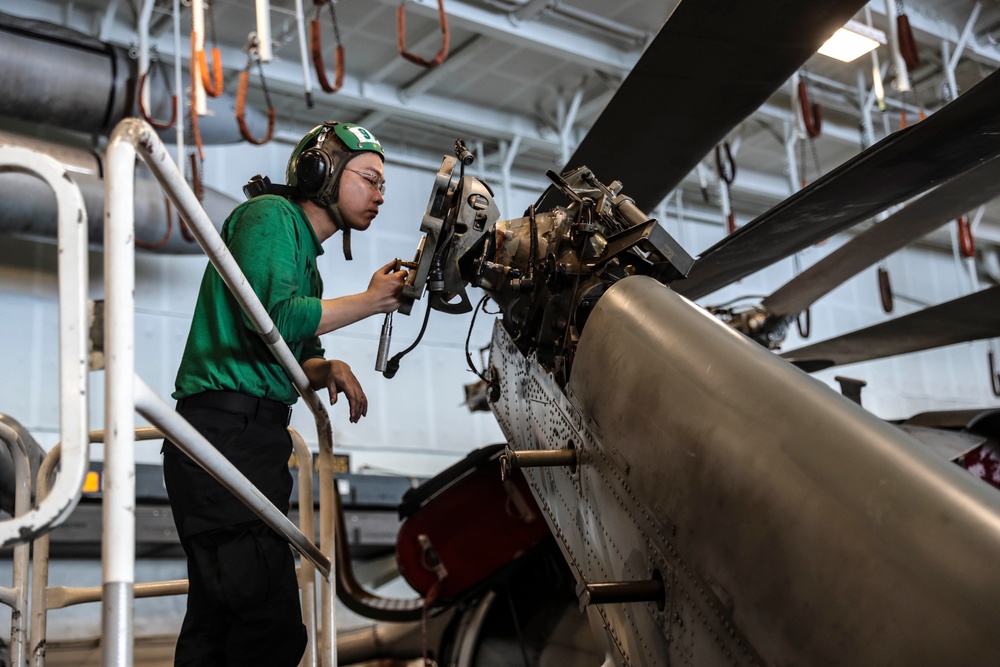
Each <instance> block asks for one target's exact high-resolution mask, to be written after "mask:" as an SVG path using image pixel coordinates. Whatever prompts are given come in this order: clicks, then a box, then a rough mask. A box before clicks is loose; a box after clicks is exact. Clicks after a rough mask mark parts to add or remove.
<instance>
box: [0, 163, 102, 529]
mask: <svg viewBox="0 0 1000 667" xmlns="http://www.w3.org/2000/svg"><path fill="white" fill-rule="evenodd" d="M6 172H15V173H22V174H28V175H31V176H37V177H38V178H40V179H42V180H43V181H45V182H46V183H47V184H48V185H49V187H51V188H52V190H53V192H54V193H55V197H56V205H57V209H58V216H59V432H60V434H61V435H62V441H63V442H64V443H65V451H66V456H65V459H64V461H63V465H62V468H61V473H60V475H59V477H58V479H57V480H56V485H55V487H54V488H53V490H52V494H51V495H49V497H48V498H47V499H46V501H45V502H44V503H40V504H39V505H38V507H36V508H35V509H33V510H31V511H29V512H26V513H25V514H23V515H21V516H18V517H14V518H13V519H9V520H7V521H3V522H0V547H6V546H10V545H12V544H15V543H18V542H30V541H31V540H33V539H35V538H36V537H37V536H39V535H42V534H44V533H45V532H46V531H48V530H50V529H51V528H52V527H53V526H56V525H58V524H60V523H62V522H63V521H64V520H65V519H66V517H68V516H69V515H70V513H71V512H72V511H73V509H74V508H75V507H76V504H77V502H78V501H79V500H80V494H81V489H82V488H83V479H84V476H85V475H86V474H87V466H88V464H89V462H90V461H89V459H90V456H89V452H88V449H87V444H86V443H87V370H88V369H87V286H88V266H87V252H88V250H87V242H88V239H87V230H88V225H87V209H86V207H85V205H84V201H83V195H81V194H80V188H79V187H77V185H76V183H75V182H74V181H73V178H72V176H71V175H70V174H69V173H68V172H67V171H66V170H65V169H64V168H63V166H62V165H61V164H59V163H58V162H57V161H56V160H54V159H53V158H51V157H49V156H47V155H43V154H41V153H36V152H35V151H32V150H28V149H26V148H21V147H17V146H2V147H0V173H6ZM29 477H30V476H29Z"/></svg>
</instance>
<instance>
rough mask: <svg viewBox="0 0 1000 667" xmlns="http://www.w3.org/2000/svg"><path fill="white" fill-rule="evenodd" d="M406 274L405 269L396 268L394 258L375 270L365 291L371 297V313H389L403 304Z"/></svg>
mask: <svg viewBox="0 0 1000 667" xmlns="http://www.w3.org/2000/svg"><path fill="white" fill-rule="evenodd" d="M406 276H407V272H406V269H400V270H398V271H397V270H396V260H393V261H391V262H389V263H388V264H386V265H385V266H383V267H382V268H381V269H379V270H378V271H376V272H375V274H374V275H373V276H372V279H371V282H369V283H368V289H367V291H366V294H367V295H368V297H369V298H370V299H371V303H372V313H391V312H393V311H395V310H398V309H399V307H400V306H401V305H403V285H404V284H405V282H406Z"/></svg>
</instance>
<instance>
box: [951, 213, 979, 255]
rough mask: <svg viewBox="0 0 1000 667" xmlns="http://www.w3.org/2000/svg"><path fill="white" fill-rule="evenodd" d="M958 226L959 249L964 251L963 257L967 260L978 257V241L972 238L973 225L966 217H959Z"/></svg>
mask: <svg viewBox="0 0 1000 667" xmlns="http://www.w3.org/2000/svg"><path fill="white" fill-rule="evenodd" d="M955 224H956V225H957V226H958V248H959V250H961V251H962V257H965V258H966V259H968V258H971V257H975V256H976V239H975V237H973V236H972V225H971V224H969V219H968V218H967V217H965V216H964V215H960V216H958V220H956V221H955Z"/></svg>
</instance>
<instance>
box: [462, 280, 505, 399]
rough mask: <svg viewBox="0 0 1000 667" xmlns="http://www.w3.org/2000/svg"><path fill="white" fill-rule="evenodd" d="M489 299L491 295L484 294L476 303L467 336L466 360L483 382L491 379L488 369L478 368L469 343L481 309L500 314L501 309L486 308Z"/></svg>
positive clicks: (470, 368) (487, 312) (471, 369)
mask: <svg viewBox="0 0 1000 667" xmlns="http://www.w3.org/2000/svg"><path fill="white" fill-rule="evenodd" d="M489 300H490V295H489V294H486V295H484V296H483V298H482V299H480V300H479V303H477V304H476V308H475V310H473V311H472V322H470V323H469V333H468V334H467V335H466V336H465V361H466V362H467V363H468V364H469V370H470V371H472V372H473V373H475V374H476V377H478V378H479V379H480V380H482V381H483V382H489V379H488V378H487V377H486V369H485V368H484V369H483V370H482V371H480V370H479V369H477V368H476V364H475V362H473V361H472V353H471V352H470V351H469V343H470V341H471V340H472V330H473V329H474V328H475V327H476V316H477V315H478V314H479V311H480V310H481V311H483V312H484V313H486V314H487V315H499V314H500V311H499V310H498V311H496V312H495V313H491V312H490V311H488V310H486V304H487V303H488V302H489Z"/></svg>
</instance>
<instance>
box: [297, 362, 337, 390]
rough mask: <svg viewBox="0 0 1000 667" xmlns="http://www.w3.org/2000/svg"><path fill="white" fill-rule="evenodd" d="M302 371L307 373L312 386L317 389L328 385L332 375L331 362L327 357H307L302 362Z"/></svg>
mask: <svg viewBox="0 0 1000 667" xmlns="http://www.w3.org/2000/svg"><path fill="white" fill-rule="evenodd" d="M302 372H303V373H305V374H306V379H308V380H309V386H310V387H312V388H313V389H317V390H318V389H322V388H323V387H325V386H326V383H327V379H328V378H329V375H330V364H329V362H327V360H326V359H320V358H318V357H316V358H313V359H306V360H305V361H304V362H302Z"/></svg>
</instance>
